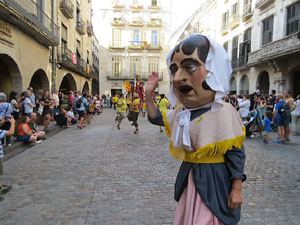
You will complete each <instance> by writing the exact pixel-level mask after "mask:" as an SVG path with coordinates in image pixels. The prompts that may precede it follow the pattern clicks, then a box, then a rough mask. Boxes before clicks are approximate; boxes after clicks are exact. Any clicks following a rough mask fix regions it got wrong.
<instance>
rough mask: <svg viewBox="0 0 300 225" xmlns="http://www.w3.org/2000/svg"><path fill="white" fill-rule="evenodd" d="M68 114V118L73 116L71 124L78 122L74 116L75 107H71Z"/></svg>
mask: <svg viewBox="0 0 300 225" xmlns="http://www.w3.org/2000/svg"><path fill="white" fill-rule="evenodd" d="M67 114H68V118H71V124H76V123H77V119H76V117H75V116H74V112H73V107H70V108H69V111H68V113H67Z"/></svg>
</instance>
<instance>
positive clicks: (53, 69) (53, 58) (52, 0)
mask: <svg viewBox="0 0 300 225" xmlns="http://www.w3.org/2000/svg"><path fill="white" fill-rule="evenodd" d="M54 6H55V3H54V0H51V17H52V21H53V22H54ZM53 30H54V24H52V31H53ZM55 50H56V47H55V46H52V85H51V92H52V93H54V91H55V84H56V59H55V52H56V51H55Z"/></svg>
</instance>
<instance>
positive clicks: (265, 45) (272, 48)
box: [180, 0, 300, 96]
mask: <svg viewBox="0 0 300 225" xmlns="http://www.w3.org/2000/svg"><path fill="white" fill-rule="evenodd" d="M299 32H300V2H299V1H298V0H224V1H216V0H207V1H205V2H204V3H203V6H202V7H201V8H200V9H199V11H198V13H197V15H195V16H194V18H193V19H192V20H191V22H190V23H189V24H188V26H187V27H186V29H185V31H184V32H183V33H182V35H181V37H180V40H182V39H183V38H185V37H187V36H188V35H191V34H194V33H200V34H204V35H208V36H210V37H212V38H214V39H215V40H216V41H217V42H218V43H219V44H222V45H223V46H224V48H225V49H226V50H227V52H228V54H229V57H230V59H231V64H232V68H233V73H232V76H231V78H230V81H229V86H230V91H231V92H233V93H238V94H249V93H253V92H254V91H255V89H256V86H259V87H260V89H261V91H262V93H270V90H272V89H274V90H276V91H277V92H283V91H287V90H291V91H292V94H293V96H296V95H299V94H300V85H299V84H300V61H299V56H300V35H299Z"/></svg>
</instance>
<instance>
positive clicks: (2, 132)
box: [0, 117, 15, 202]
mask: <svg viewBox="0 0 300 225" xmlns="http://www.w3.org/2000/svg"><path fill="white" fill-rule="evenodd" d="M7 120H8V121H9V122H10V129H9V130H7V131H6V130H1V129H0V139H2V138H4V136H12V135H13V134H14V131H15V120H14V118H13V117H10V118H8V119H7ZM4 123H5V117H3V118H2V119H1V120H0V127H1V126H2V125H3V124H4ZM3 157H4V155H3V148H2V143H1V142H0V176H1V175H3V162H2V158H3ZM10 189H11V186H7V185H4V184H1V183H0V195H2V194H5V193H7V192H8V191H10ZM3 200H4V198H2V197H0V202H1V201H3Z"/></svg>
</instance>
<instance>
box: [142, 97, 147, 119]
mask: <svg viewBox="0 0 300 225" xmlns="http://www.w3.org/2000/svg"><path fill="white" fill-rule="evenodd" d="M146 111H147V105H146V100H145V98H144V99H143V101H142V117H145V116H146Z"/></svg>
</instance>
